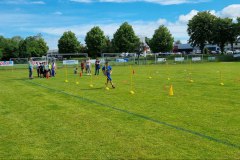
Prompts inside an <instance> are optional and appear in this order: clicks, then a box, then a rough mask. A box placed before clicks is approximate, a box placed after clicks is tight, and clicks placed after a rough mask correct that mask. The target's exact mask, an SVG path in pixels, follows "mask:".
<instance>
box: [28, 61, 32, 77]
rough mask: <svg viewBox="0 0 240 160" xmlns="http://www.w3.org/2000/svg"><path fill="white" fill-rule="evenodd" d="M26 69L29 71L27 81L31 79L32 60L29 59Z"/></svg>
mask: <svg viewBox="0 0 240 160" xmlns="http://www.w3.org/2000/svg"><path fill="white" fill-rule="evenodd" d="M28 69H29V79H33V61H32V58H29V61H28Z"/></svg>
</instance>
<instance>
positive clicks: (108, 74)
mask: <svg viewBox="0 0 240 160" xmlns="http://www.w3.org/2000/svg"><path fill="white" fill-rule="evenodd" d="M102 71H103V74H104V75H105V76H106V77H107V83H106V87H107V86H108V82H110V84H111V85H112V88H115V86H114V85H113V83H112V78H111V74H112V67H111V66H109V65H108V62H105V66H103V67H102Z"/></svg>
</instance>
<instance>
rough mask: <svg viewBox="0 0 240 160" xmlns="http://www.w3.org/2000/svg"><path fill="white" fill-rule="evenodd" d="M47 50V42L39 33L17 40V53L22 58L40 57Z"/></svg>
mask: <svg viewBox="0 0 240 160" xmlns="http://www.w3.org/2000/svg"><path fill="white" fill-rule="evenodd" d="M47 51H48V46H47V43H46V42H45V41H44V39H43V38H42V37H41V35H37V36H29V37H27V38H26V39H25V40H21V41H20V42H19V52H20V53H19V55H20V57H23V58H29V57H41V56H43V55H46V53H47Z"/></svg>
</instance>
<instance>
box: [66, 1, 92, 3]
mask: <svg viewBox="0 0 240 160" xmlns="http://www.w3.org/2000/svg"><path fill="white" fill-rule="evenodd" d="M70 1H71V2H79V3H91V2H92V0H70Z"/></svg>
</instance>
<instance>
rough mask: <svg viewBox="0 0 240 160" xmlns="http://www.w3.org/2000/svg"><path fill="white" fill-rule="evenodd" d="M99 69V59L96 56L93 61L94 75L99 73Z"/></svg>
mask: <svg viewBox="0 0 240 160" xmlns="http://www.w3.org/2000/svg"><path fill="white" fill-rule="evenodd" d="M99 69H100V60H99V59H98V58H97V59H96V61H95V75H99Z"/></svg>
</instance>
